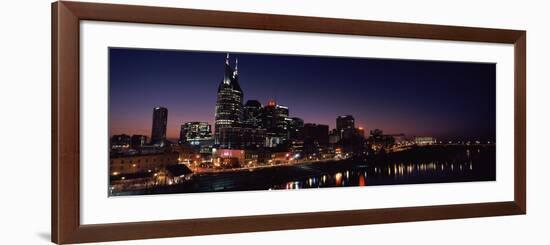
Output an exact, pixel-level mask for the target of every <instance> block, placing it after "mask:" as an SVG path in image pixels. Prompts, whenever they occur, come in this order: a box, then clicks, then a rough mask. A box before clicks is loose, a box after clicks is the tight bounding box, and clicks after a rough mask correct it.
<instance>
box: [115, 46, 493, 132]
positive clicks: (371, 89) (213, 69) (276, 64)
mask: <svg viewBox="0 0 550 245" xmlns="http://www.w3.org/2000/svg"><path fill="white" fill-rule="evenodd" d="M109 55H110V56H109V89H110V91H109V93H110V94H109V98H110V101H109V102H110V103H109V110H110V113H109V115H110V121H109V126H110V134H111V135H112V134H122V133H125V134H143V135H147V136H149V135H150V134H151V123H152V111H153V107H155V106H163V107H166V108H168V138H169V139H176V138H177V137H178V135H179V128H180V125H181V124H182V123H184V122H188V121H206V122H210V123H212V122H213V120H214V107H215V103H216V91H217V87H218V84H219V83H220V81H221V79H222V77H223V65H224V60H225V55H226V54H225V53H214V52H188V51H170V50H164V51H163V50H140V49H123V48H111V49H110V52H109ZM230 56H231V60H232V65H234V58H235V57H238V59H239V75H240V77H239V79H240V85H241V87H242V89H243V92H244V100H245V101H246V100H249V99H256V100H259V101H260V102H261V103H262V104H266V103H267V101H268V100H269V99H275V100H276V101H277V102H278V103H279V104H281V105H285V106H288V107H289V110H290V116H292V117H300V118H302V119H304V121H305V122H313V123H321V124H328V125H329V126H330V127H331V128H334V126H335V120H336V117H337V116H338V115H346V114H351V115H353V116H354V117H355V119H356V126H358V127H359V126H361V127H364V128H366V130H371V129H374V128H379V129H382V130H383V131H384V132H385V133H405V134H406V135H408V136H421V135H422V136H424V135H429V136H436V137H438V138H442V139H466V138H468V139H474V138H475V139H480V140H494V139H495V134H496V133H495V131H496V86H495V85H496V78H495V71H496V65H495V64H487V63H465V62H437V61H413V60H389V59H357V58H334V57H332V58H331V57H316V56H288V55H258V54H242V53H230ZM367 132H368V131H367Z"/></svg>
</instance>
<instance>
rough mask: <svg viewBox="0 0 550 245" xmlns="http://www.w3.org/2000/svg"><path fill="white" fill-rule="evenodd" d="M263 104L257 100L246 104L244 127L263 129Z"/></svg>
mask: <svg viewBox="0 0 550 245" xmlns="http://www.w3.org/2000/svg"><path fill="white" fill-rule="evenodd" d="M262 112H263V108H262V103H260V102H259V101H257V100H248V101H246V103H245V104H244V112H243V127H246V128H261V127H262Z"/></svg>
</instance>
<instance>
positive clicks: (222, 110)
mask: <svg viewBox="0 0 550 245" xmlns="http://www.w3.org/2000/svg"><path fill="white" fill-rule="evenodd" d="M224 69H225V73H224V77H223V79H222V81H221V83H220V85H219V86H218V96H217V100H216V114H215V123H214V129H215V142H216V144H218V143H219V137H220V135H219V132H220V129H222V128H229V127H240V126H241V124H242V117H243V91H242V89H241V87H240V85H239V72H238V61H235V69H233V68H232V67H231V66H230V65H229V54H227V57H226V58H225V66H224Z"/></svg>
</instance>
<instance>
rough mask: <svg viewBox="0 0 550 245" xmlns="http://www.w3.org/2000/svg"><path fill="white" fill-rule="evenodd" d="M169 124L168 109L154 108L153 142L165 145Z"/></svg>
mask: <svg viewBox="0 0 550 245" xmlns="http://www.w3.org/2000/svg"><path fill="white" fill-rule="evenodd" d="M167 124H168V109H166V108H164V107H155V108H153V129H152V130H151V144H153V145H157V146H164V144H165V143H166V126H167Z"/></svg>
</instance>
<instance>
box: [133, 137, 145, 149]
mask: <svg viewBox="0 0 550 245" xmlns="http://www.w3.org/2000/svg"><path fill="white" fill-rule="evenodd" d="M145 145H147V136H145V135H137V134H135V135H132V139H131V146H132V148H134V149H139V148H141V147H143V146H145Z"/></svg>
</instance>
